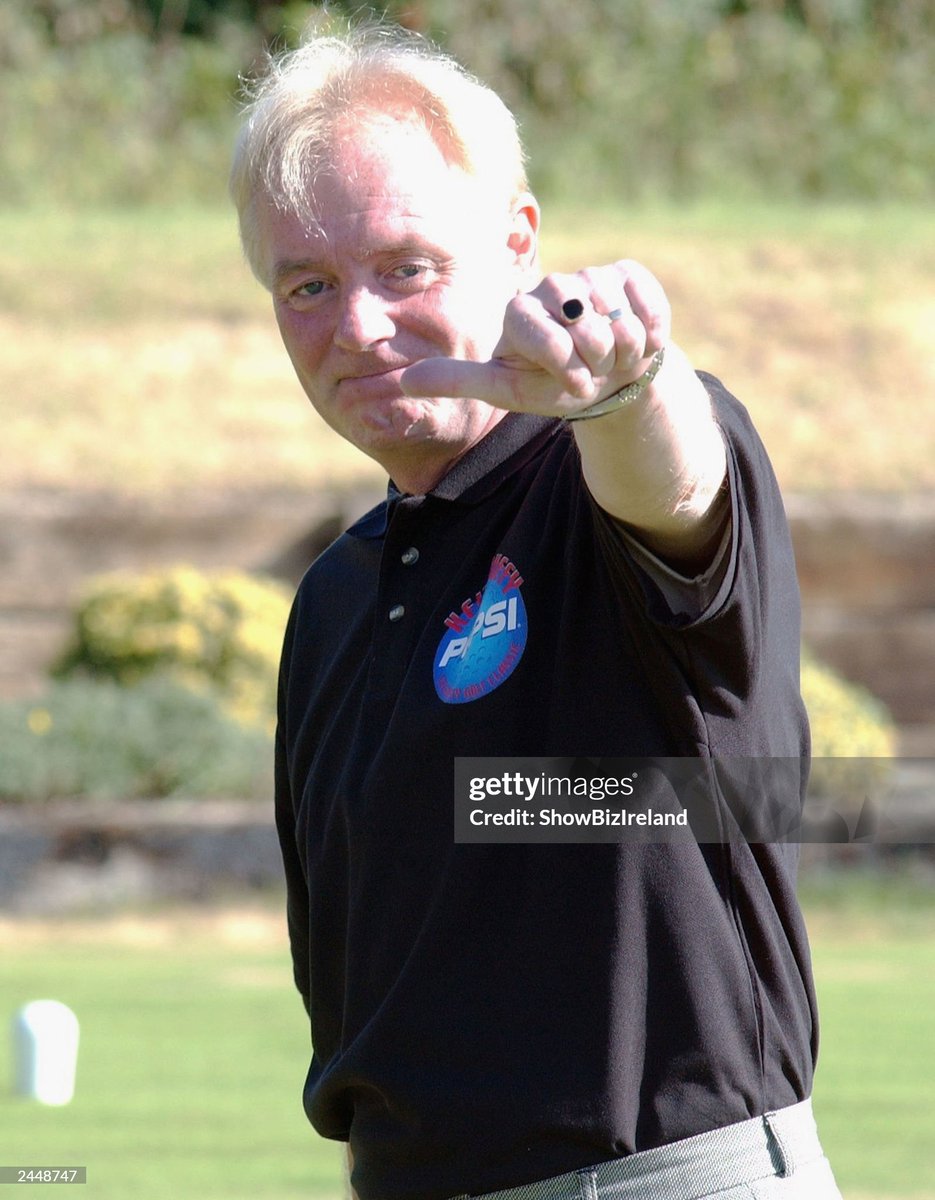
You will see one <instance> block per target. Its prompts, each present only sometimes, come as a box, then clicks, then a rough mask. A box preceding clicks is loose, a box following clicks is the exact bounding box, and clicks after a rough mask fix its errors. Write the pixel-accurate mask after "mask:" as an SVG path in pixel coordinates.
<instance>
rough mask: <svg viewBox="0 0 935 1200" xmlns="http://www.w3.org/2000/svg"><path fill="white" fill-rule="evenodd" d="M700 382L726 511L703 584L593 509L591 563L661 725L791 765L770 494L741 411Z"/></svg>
mask: <svg viewBox="0 0 935 1200" xmlns="http://www.w3.org/2000/svg"><path fill="white" fill-rule="evenodd" d="M701 379H702V382H703V383H704V384H705V387H706V388H707V390H708V393H709V395H710V396H711V400H712V404H713V409H714V415H715V419H716V420H717V422H718V426H719V427H720V429H721V432H722V434H723V437H724V443H725V448H726V450H727V471H728V484H729V489H730V502H731V513H730V524H729V536H728V538H727V540H726V543H725V544H724V545H722V547H721V549H720V551H719V555H718V570H717V572H716V574H715V576H714V577H713V578H711V579H705V580H702V581H701V582H697V583H696V582H694V581H688V591H687V592H686V590H685V587H684V586H683V585H684V582H685V581H682V583H679V582H677V581H676V582H675V583H673V581H672V579H671V578H670V577H669V576H667V575H666V574H665V572H664V571H660V570H659V569H658V567H656V566H655V565H653V564H651V563H649V564H647V559H646V554H645V552H644V549H643V548H642V547H640V548H639V549H637V550H636V551H635V552H634V548H633V546H632V544H631V542H629V541H626V540H624V539H623V538H621V536H620V530H619V526H618V525H617V524H616V523H615V522H614V521H613V518H611V517H608V516H607V515H606V514H604V513H602V512H601V513H599V515H598V516H597V518H596V527H597V533H598V538H599V541H600V543H601V546H602V551H603V558H604V561H605V563H606V564H607V566H608V568H609V569H610V571H611V575H612V577H613V578H614V579H615V581H616V587H617V589H618V591H619V595H620V602H621V617H622V619H623V620H625V621H626V623H627V625H628V627H629V628H631V629H634V628H635V630H636V632H637V634H638V636H637V638H636V644H637V646H638V651H639V653H640V655H641V657H642V660H643V667H644V670H645V671H646V674H647V677H648V678H651V679H652V680H653V681H654V686H655V687H656V688H657V691H658V693H659V699H660V702H661V704H662V705H663V707H664V709H665V710H666V711H667V712H669V713H670V714H671V716H672V720H673V727H675V728H678V729H680V730H685V729H691V730H693V731H694V732H693V740H694V744H695V746H696V747H697V748H698V750H697V751H692V752H693V753H694V752H698V751H701V752H704V753H710V754H718V755H740V756H749V755H753V756H757V755H767V756H791V757H800V756H803V755H807V753H808V745H809V739H808V723H807V718H806V715H805V709H804V705H803V704H802V700H801V694H800V690H799V658H800V649H801V646H800V638H801V626H800V605H799V591H798V580H797V577H796V571H795V559H794V555H793V551H792V542H791V538H790V535H789V528H788V523H787V521H786V516H785V509H784V507H783V503H782V498H781V495H780V492H779V486H778V483H777V481H776V478H775V475H774V473H773V470H772V466H771V464H770V462H769V458H768V456H767V454H766V450H765V448H764V446H763V444H762V442H761V440H760V438H759V435H758V434H757V432H756V430H755V429H754V427H753V423H752V421H751V420H750V417H749V414H748V413H747V411H746V409H745V408H744V406H743V405H742V404H741V403H740V402H739V401H738V400H737V399H735V397H733V396H732V395H731V394H730V393H729V392H728V391H727V390H726V389H725V388H724V386H723V385H722V384H721V383H720V382H719V381H718V380H717V379H715V378H713V377H712V376H709V375H701ZM595 508H596V505H595Z"/></svg>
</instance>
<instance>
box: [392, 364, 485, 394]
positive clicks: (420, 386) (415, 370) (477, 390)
mask: <svg viewBox="0 0 935 1200" xmlns="http://www.w3.org/2000/svg"><path fill="white" fill-rule="evenodd" d="M399 386H400V387H401V388H402V390H403V391H404V392H405V394H406V395H407V396H413V397H419V396H425V397H432V396H448V397H451V398H452V399H455V400H486V401H487V402H488V403H490V404H496V403H497V402H498V400H499V399H501V393H502V392H503V390H504V389H503V381H502V380H501V379H500V378H499V372H498V371H497V366H496V364H495V363H494V362H483V363H479V362H469V361H467V360H466V359H463V358H424V359H422V361H421V362H417V363H413V364H412V366H411V367H407V368H406V369H405V370H404V371H403V373H402V374H401V375H400V377H399Z"/></svg>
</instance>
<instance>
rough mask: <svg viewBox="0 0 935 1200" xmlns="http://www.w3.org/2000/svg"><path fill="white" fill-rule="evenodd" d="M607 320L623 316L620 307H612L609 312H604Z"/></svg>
mask: <svg viewBox="0 0 935 1200" xmlns="http://www.w3.org/2000/svg"><path fill="white" fill-rule="evenodd" d="M605 316H606V317H607V320H608V321H619V320H620V318H621V317H622V316H623V309H622V308H614V309H612V310H611V311H610V312H609V313H605Z"/></svg>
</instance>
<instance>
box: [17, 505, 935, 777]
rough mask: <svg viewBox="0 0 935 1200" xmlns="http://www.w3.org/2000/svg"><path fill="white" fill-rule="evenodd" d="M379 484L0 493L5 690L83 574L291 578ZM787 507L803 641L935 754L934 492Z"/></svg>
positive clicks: (24, 681)
mask: <svg viewBox="0 0 935 1200" xmlns="http://www.w3.org/2000/svg"><path fill="white" fill-rule="evenodd" d="M381 490H382V489H381V488H380V487H379V486H378V485H377V484H376V483H373V484H370V485H364V484H362V485H361V486H360V487H358V488H356V489H346V490H343V491H339V490H330V491H322V492H316V493H304V492H290V491H276V490H270V491H266V492H236V491H235V492H229V493H207V492H191V493H187V494H179V493H175V494H172V495H169V496H162V495H160V496H154V497H133V498H129V497H126V496H121V495H119V494H109V493H100V492H52V491H42V492H40V491H36V492H10V493H6V494H3V493H0V696H11V695H16V694H23V693H24V692H27V691H30V690H35V689H37V688H38V687H39V686H41V681H42V674H43V671H44V670H45V668H46V667H47V665H48V663H49V662H50V661H51V660H52V659H53V658H54V657H55V655H56V654H57V653H58V652H59V649H60V647H61V645H62V642H63V639H64V637H65V633H66V629H67V619H68V611H69V608H70V606H71V605H72V604H73V602H74V600H75V597H76V595H77V593H78V591H79V589H80V586H81V583H82V581H83V580H84V579H85V578H87V577H88V576H90V575H94V574H96V573H98V572H101V571H109V570H115V569H129V570H133V571H138V570H144V569H145V568H147V567H151V566H157V565H171V564H174V563H178V562H190V563H193V564H194V565H196V566H198V567H201V568H221V567H237V568H242V569H245V570H251V571H265V572H269V573H271V574H274V575H277V576H279V577H281V578H283V579H286V580H289V581H291V582H293V583H294V582H296V581H297V580H298V579H299V577H300V576H301V574H302V572H303V571H304V569H305V567H306V566H307V565H308V563H309V562H311V560H312V559H313V558H314V557H315V555H316V554H317V553H318V552H319V551H320V550H321V549H323V548H324V546H325V545H327V544H328V542H329V541H330V540H331V539H332V538H333V537H334V536H335V534H336V533H338V532H339V531H340V530H341V529H342V528H344V527H345V526H346V525H347V524H348V523H350V522H351V521H352V520H353V519H354V518H355V517H356V516H357V515H359V514H360V513H362V512H364V511H365V510H366V509H367V508H368V507H370V505H372V504H374V503H376V502H377V501H378V500H379V499H380V493H381ZM787 507H788V511H789V518H790V523H791V526H792V530H793V538H794V542H795V549H796V557H797V561H798V567H799V575H800V580H801V585H802V595H803V622H804V631H805V636H806V638H807V640H808V641H809V643H810V644H811V646H812V647H813V648H814V650H815V651H816V653H817V654H818V655H819V657H821V658H823V659H825V660H826V661H827V662H829V663H830V664H831V665H833V666H835V667H837V668H838V669H839V670H840V671H842V672H843V673H844V674H845V675H846V676H848V677H849V678H851V679H854V680H856V681H858V682H860V683H863V684H865V685H866V686H867V687H869V688H870V689H871V690H872V691H874V692H875V693H876V694H877V695H879V696H880V697H881V699H883V700H884V701H885V702H886V703H887V704H888V705H889V706H890V708H891V709H892V711H893V713H894V714H895V716H896V718H897V720H898V721H899V723H900V725H901V726H902V727H903V728H904V730H905V737H906V751H907V753H911V754H918V755H933V756H935V494H933V495H921V496H918V495H916V496H912V495H910V496H901V495H895V494H894V495H841V494H834V495H820V496H791V497H789V498H788V500H787Z"/></svg>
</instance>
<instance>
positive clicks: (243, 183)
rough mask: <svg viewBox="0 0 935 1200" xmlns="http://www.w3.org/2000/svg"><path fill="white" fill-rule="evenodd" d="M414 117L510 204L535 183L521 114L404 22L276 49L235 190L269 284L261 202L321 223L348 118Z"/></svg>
mask: <svg viewBox="0 0 935 1200" xmlns="http://www.w3.org/2000/svg"><path fill="white" fill-rule="evenodd" d="M368 114H382V115H384V116H386V115H389V116H391V117H393V118H398V119H400V120H416V121H419V122H420V123H421V124H422V125H424V127H425V129H426V130H427V131H428V133H429V134H430V136H431V137H432V139H433V140H434V141H435V143H436V145H437V146H438V147H439V149H440V150H441V152H442V154H443V155H444V156H445V158H446V160H447V161H448V162H449V163H451V164H452V165H453V166H456V167H459V168H461V169H462V170H464V171H465V172H467V173H468V174H469V175H472V176H474V177H476V178H478V179H480V180H481V181H482V182H483V183H484V184H485V185H487V186H488V187H489V188H490V189H491V191H492V193H493V194H494V196H495V198H497V199H498V200H499V196H498V195H497V193H498V192H499V193H500V194H501V195H502V198H503V204H504V208H507V207H509V206H510V205H511V204H512V203H513V202H514V201H515V200H516V199H517V198H518V197H519V195H520V194H521V193H522V192H524V191H525V190H526V188H527V186H528V185H527V181H526V172H525V162H524V154H523V148H522V144H521V142H520V137H519V132H518V129H517V125H516V120H515V118H514V117H513V114H512V113H511V112H510V110H509V109H508V108H507V107H506V105H505V104H504V103H503V101H502V100H501V99H500V97H499V96H497V94H496V93H495V92H493V91H492V90H491V89H490V88H488V87H487V86H485V85H484V84H482V83H481V82H480V81H479V80H477V79H475V78H474V77H473V76H472V75H471V74H469V73H468V72H467V71H466V70H465V69H464V68H463V67H462V66H461V65H460V64H459V63H458V62H456V61H455V60H454V59H453V58H451V57H449V56H448V55H447V54H445V53H443V52H442V51H441V50H439V49H438V48H437V47H436V46H434V45H433V44H432V43H430V42H428V41H427V40H426V39H424V38H422V37H420V36H419V35H417V34H414V33H411V32H409V31H408V30H405V29H401V28H399V27H397V26H390V25H386V24H381V23H370V24H366V25H358V26H355V27H351V28H348V29H347V30H346V31H345V32H343V33H341V34H338V35H334V34H331V35H328V36H317V35H315V34H312V36H310V37H308V38H307V39H306V40H305V41H304V42H303V43H302V44H301V45H300V46H298V47H297V48H296V49H294V50H288V51H285V52H284V53H281V54H278V55H275V56H270V58H269V59H268V61H267V67H266V71H265V73H264V74H263V76H262V77H261V78H260V79H259V80H258V81H257V82H256V83H255V84H254V85H252V87H248V103H247V105H246V108H245V111H244V120H243V125H242V127H241V130H240V136H239V137H238V140H237V144H236V148H235V151H234V158H233V165H232V168H231V175H230V194H231V198H232V199H233V201H234V204H235V205H236V207H237V213H238V217H239V221H240V237H241V242H242V244H243V248H244V253H245V254H246V257H247V261H248V262H249V263H250V266H251V267H252V269H253V271H254V274H256V276H257V278H258V279H260V281H261V282H262V283H264V284H268V281H267V280H265V279H264V278H263V273H262V265H261V262H260V247H259V244H258V242H259V238H258V213H257V206H258V201H260V200H266V201H268V202H270V203H271V204H272V205H273V206H274V207H276V208H278V209H281V210H283V211H287V212H293V213H297V214H299V215H300V216H302V217H303V218H305V219H309V220H313V219H314V211H313V209H312V202H311V194H310V193H311V190H312V188H313V186H314V183H315V179H316V176H317V174H318V172H319V171H320V170H322V169H323V168H324V167H326V166H327V165H328V162H329V157H330V155H331V153H332V149H333V147H334V145H335V143H336V141H337V140H338V139H339V138H340V136H341V134H342V133H344V134H345V136H346V134H347V128H348V118H353V117H360V116H364V115H368Z"/></svg>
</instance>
